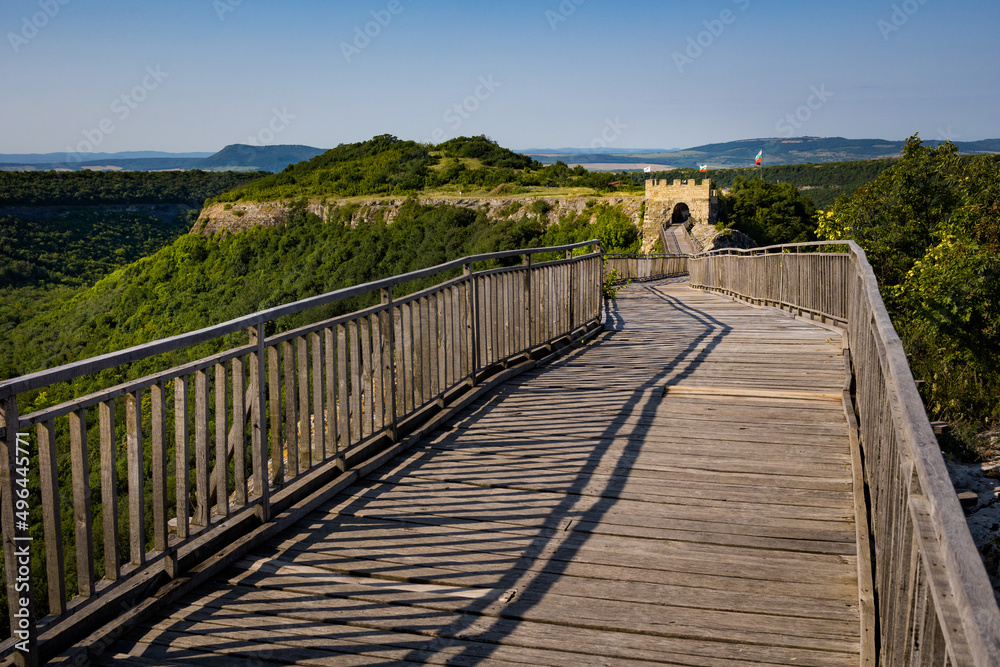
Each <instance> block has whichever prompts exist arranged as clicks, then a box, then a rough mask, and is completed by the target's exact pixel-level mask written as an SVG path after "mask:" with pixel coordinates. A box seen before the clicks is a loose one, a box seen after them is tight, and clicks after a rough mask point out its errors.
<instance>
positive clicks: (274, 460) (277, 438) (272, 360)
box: [251, 345, 285, 485]
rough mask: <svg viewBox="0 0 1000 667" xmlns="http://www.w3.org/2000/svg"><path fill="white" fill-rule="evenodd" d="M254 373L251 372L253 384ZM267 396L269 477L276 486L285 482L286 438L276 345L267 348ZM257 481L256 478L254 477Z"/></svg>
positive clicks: (279, 364) (279, 363) (279, 366)
mask: <svg viewBox="0 0 1000 667" xmlns="http://www.w3.org/2000/svg"><path fill="white" fill-rule="evenodd" d="M252 375H253V371H252V370H251V382H252V381H253V380H252ZM267 396H268V406H269V407H268V413H269V414H270V417H271V424H270V426H271V428H270V431H271V457H270V462H271V472H270V474H269V477H270V478H271V481H272V482H274V483H276V484H279V485H280V484H284V482H285V451H284V449H285V448H284V445H283V443H284V441H285V440H284V438H283V437H282V435H281V360H280V358H279V357H278V347H277V346H276V345H274V346H271V347H269V348H267ZM254 479H256V477H254Z"/></svg>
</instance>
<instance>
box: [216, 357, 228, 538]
mask: <svg viewBox="0 0 1000 667" xmlns="http://www.w3.org/2000/svg"><path fill="white" fill-rule="evenodd" d="M226 375H227V373H226V365H225V364H216V365H215V471H216V475H215V479H216V484H217V486H216V488H215V511H216V512H217V513H218V514H219V517H220V519H224V518H226V517H227V516H229V451H228V449H227V448H228V445H229V442H228V440H229V439H228V437H227V434H228V426H229V420H228V416H229V415H228V413H229V407H228V406H229V401H228V398H227V396H226V393H227V392H226V390H227V389H228V388H229V387H228V385H229V382H228V379H227V377H226Z"/></svg>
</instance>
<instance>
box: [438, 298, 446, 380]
mask: <svg viewBox="0 0 1000 667" xmlns="http://www.w3.org/2000/svg"><path fill="white" fill-rule="evenodd" d="M447 295H448V288H443V289H442V290H441V291H439V292H438V293H437V335H436V340H437V360H438V377H437V382H438V393H441V392H444V391H445V390H446V389H447V388H448V348H447V347H446V346H445V341H446V339H447V331H448V318H447V298H448V296H447Z"/></svg>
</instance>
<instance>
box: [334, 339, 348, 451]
mask: <svg viewBox="0 0 1000 667" xmlns="http://www.w3.org/2000/svg"><path fill="white" fill-rule="evenodd" d="M347 369H348V363H347V328H346V327H345V326H344V325H342V324H338V325H337V419H338V420H339V424H340V427H339V434H338V436H337V450H338V451H341V450H344V449H347V448H348V447H350V446H351V419H350V397H349V391H350V378H349V377H348V374H347Z"/></svg>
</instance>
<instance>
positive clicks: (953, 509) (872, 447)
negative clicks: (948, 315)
mask: <svg viewBox="0 0 1000 667" xmlns="http://www.w3.org/2000/svg"><path fill="white" fill-rule="evenodd" d="M838 249H839V250H840V251H841V252H835V251H836V250H838ZM831 251H834V252H831ZM690 270H691V284H692V286H693V287H698V288H702V289H706V290H712V291H716V292H721V293H723V294H728V295H732V296H736V297H739V298H741V299H745V300H748V301H751V302H754V303H760V304H770V305H774V306H778V307H781V308H785V309H788V310H792V311H796V312H799V313H803V314H805V313H808V314H810V315H811V316H813V317H817V318H821V319H825V320H827V321H829V322H831V323H836V324H838V325H840V326H842V327H843V328H845V329H846V331H847V332H848V340H849V346H850V349H849V352H848V354H849V356H850V363H851V366H852V368H853V374H854V408H855V410H856V412H857V422H858V430H857V433H856V435H857V436H858V438H859V440H860V443H861V447H862V451H863V453H864V480H865V483H866V485H867V488H868V491H869V494H870V499H871V502H870V507H869V513H870V515H869V525H870V530H871V536H872V541H873V550H874V557H873V560H874V570H875V571H874V584H875V590H876V593H877V614H878V621H879V623H878V639H879V642H878V654H879V659H880V664H882V665H918V664H919V665H980V666H982V667H987V666H994V667H995V666H996V665H1000V611H998V609H997V604H996V601H995V599H994V596H993V590H992V588H991V586H990V582H989V579H988V578H987V575H986V571H985V568H984V567H983V563H982V560H981V558H980V556H979V553H978V551H977V550H976V546H975V544H974V543H973V541H972V537H971V535H970V533H969V530H968V527H967V525H966V521H965V516H964V514H963V512H962V509H961V507H960V505H959V502H958V499H957V497H956V495H955V491H954V489H953V487H952V484H951V481H950V480H949V477H948V472H947V470H946V468H945V465H944V460H943V459H942V456H941V450H940V448H939V447H938V443H937V440H936V438H935V436H934V432H933V430H932V429H931V426H930V423H929V422H928V420H927V415H926V412H925V410H924V406H923V403H922V402H921V399H920V395H919V394H918V392H917V389H916V386H915V384H914V382H913V377H912V375H911V373H910V368H909V365H908V364H907V361H906V354H905V352H904V350H903V346H902V344H901V342H900V340H899V337H898V336H897V334H896V331H895V329H894V328H893V326H892V322H891V321H890V320H889V315H888V313H887V311H886V309H885V305H884V304H883V302H882V298H881V296H880V294H879V289H878V284H877V282H876V279H875V274H874V273H873V271H872V268H871V266H870V265H869V263H868V260H867V258H866V257H865V253H864V251H863V250H862V249H861V248H860V247H859V246H858V245H857V244H856V243H854V242H830V243H816V244H795V245H788V246H776V247H771V248H762V249H756V250H751V251H740V250H723V251H717V252H714V253H709V254H704V255H699V256H696V257H692V258H691V259H690Z"/></svg>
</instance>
